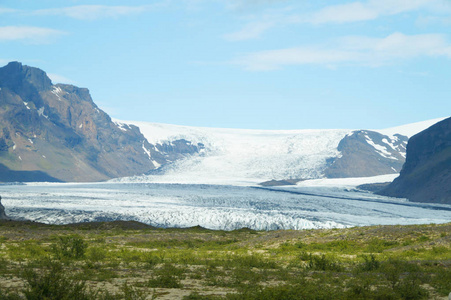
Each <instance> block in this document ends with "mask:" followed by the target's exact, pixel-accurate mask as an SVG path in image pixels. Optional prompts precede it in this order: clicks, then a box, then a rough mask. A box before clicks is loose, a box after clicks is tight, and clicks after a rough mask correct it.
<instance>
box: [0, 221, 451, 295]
mask: <svg viewBox="0 0 451 300" xmlns="http://www.w3.org/2000/svg"><path fill="white" fill-rule="evenodd" d="M0 241H1V247H0V257H1V262H0V291H1V292H0V299H446V296H447V295H448V293H449V292H450V291H451V224H443V225H415V226H374V227H356V228H350V229H333V230H304V231H269V232H266V231H265V232H260V231H253V230H248V229H242V230H236V231H231V232H226V231H211V230H206V229H203V228H191V229H155V228H152V227H150V226H147V225H144V224H140V223H136V222H113V223H88V224H78V225H67V226H52V225H42V224H37V223H21V222H12V221H3V222H1V223H0Z"/></svg>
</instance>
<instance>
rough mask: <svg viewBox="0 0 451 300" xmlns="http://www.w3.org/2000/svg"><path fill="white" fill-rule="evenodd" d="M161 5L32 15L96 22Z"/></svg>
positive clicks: (87, 8) (45, 11) (76, 8)
mask: <svg viewBox="0 0 451 300" xmlns="http://www.w3.org/2000/svg"><path fill="white" fill-rule="evenodd" d="M160 5H162V4H154V5H142V6H107V5H79V6H71V7H63V8H50V9H40V10H35V11H33V12H32V14H34V15H45V16H49V15H51V16H65V17H69V18H73V19H78V20H96V19H102V18H117V17H121V16H128V15H133V14H139V13H142V12H145V11H148V10H151V9H154V8H156V7H158V6H160Z"/></svg>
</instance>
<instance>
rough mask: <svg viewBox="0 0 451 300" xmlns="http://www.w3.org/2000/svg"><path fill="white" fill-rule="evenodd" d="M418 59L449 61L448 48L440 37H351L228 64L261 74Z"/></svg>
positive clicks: (255, 55) (258, 54)
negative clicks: (295, 67) (309, 66)
mask: <svg viewBox="0 0 451 300" xmlns="http://www.w3.org/2000/svg"><path fill="white" fill-rule="evenodd" d="M418 57H446V58H450V59H451V44H450V43H449V42H448V41H447V40H446V37H445V36H444V35H441V34H419V35H404V34H402V33H394V34H391V35H389V36H387V37H385V38H372V37H365V36H351V37H342V38H339V39H337V40H335V41H331V42H330V43H329V44H328V45H315V46H311V45H310V46H301V47H295V48H288V49H278V50H269V51H260V52H254V53H250V54H247V55H245V56H243V57H240V58H238V59H235V60H234V61H232V62H231V63H233V64H237V65H240V66H242V67H243V68H244V69H246V70H252V71H264V70H275V69H280V68H282V67H284V66H290V65H306V64H317V65H323V66H339V65H342V64H357V65H362V66H372V67H377V66H381V65H386V64H392V63H396V62H397V61H400V60H407V59H414V58H418Z"/></svg>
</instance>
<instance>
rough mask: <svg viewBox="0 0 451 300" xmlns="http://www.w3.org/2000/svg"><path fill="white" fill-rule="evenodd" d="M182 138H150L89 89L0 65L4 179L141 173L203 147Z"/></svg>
mask: <svg viewBox="0 0 451 300" xmlns="http://www.w3.org/2000/svg"><path fill="white" fill-rule="evenodd" d="M177 143H178V144H177V145H176V146H174V145H166V148H164V147H165V145H160V146H159V147H155V146H154V145H151V144H149V142H148V141H147V140H146V139H145V138H144V136H143V135H142V134H141V132H140V131H139V129H138V127H136V126H133V125H129V124H121V123H118V122H113V121H112V120H111V118H110V117H109V116H108V115H107V114H106V113H105V112H103V111H102V110H101V109H99V108H98V107H97V105H96V104H95V103H94V102H93V100H92V99H91V96H90V94H89V91H88V90H87V89H85V88H78V87H76V86H73V85H67V84H56V85H54V84H52V82H51V80H50V79H49V78H48V76H47V75H46V73H45V72H44V71H42V70H40V69H37V68H33V67H29V66H25V65H22V64H21V63H19V62H11V63H9V64H8V65H7V66H5V67H3V68H0V171H1V172H0V174H1V175H0V181H74V182H88V181H102V180H107V179H110V178H115V177H123V176H132V175H139V174H143V173H146V172H148V171H150V170H152V169H155V168H157V167H159V166H161V165H164V164H166V163H168V162H170V161H173V160H176V159H178V158H180V157H184V155H185V154H186V153H187V152H190V153H192V152H196V151H198V150H199V148H200V147H201V145H192V144H190V143H187V142H186V141H177ZM178 149H181V151H178Z"/></svg>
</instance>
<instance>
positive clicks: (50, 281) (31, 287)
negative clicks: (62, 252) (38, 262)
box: [23, 261, 92, 300]
mask: <svg viewBox="0 0 451 300" xmlns="http://www.w3.org/2000/svg"><path fill="white" fill-rule="evenodd" d="M23 278H24V279H25V282H26V288H25V289H24V290H23V294H24V295H25V298H26V299H27V300H41V299H45V300H73V299H77V300H84V299H86V300H88V299H92V295H91V294H90V293H89V292H88V291H87V289H86V286H85V283H84V282H81V281H75V280H72V279H70V278H69V277H68V276H67V275H65V273H64V270H63V267H62V265H61V264H59V263H56V262H51V261H49V262H48V264H47V265H46V266H45V268H44V269H41V272H39V273H38V272H36V271H34V270H33V269H31V268H27V269H26V270H25V271H24V272H23Z"/></svg>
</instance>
